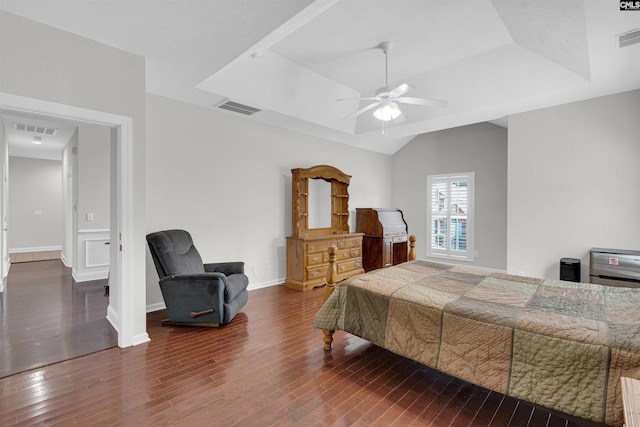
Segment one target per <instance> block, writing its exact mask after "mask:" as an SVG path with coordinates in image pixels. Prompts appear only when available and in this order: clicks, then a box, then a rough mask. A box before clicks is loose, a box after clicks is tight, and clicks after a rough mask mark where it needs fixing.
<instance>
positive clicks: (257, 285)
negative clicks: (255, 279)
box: [247, 277, 285, 291]
mask: <svg viewBox="0 0 640 427" xmlns="http://www.w3.org/2000/svg"><path fill="white" fill-rule="evenodd" d="M284 281H285V278H284V277H283V278H281V279H274V280H268V281H266V282H261V283H253V284H250V285H249V287H248V288H247V290H249V291H255V290H256V289H262V288H268V287H269V286H276V285H282V284H283V283H284Z"/></svg>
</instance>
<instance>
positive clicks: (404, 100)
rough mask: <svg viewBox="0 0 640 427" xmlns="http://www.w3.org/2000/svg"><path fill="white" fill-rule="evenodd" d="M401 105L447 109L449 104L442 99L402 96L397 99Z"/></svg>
mask: <svg viewBox="0 0 640 427" xmlns="http://www.w3.org/2000/svg"><path fill="white" fill-rule="evenodd" d="M397 101H398V102H399V103H401V104H414V105H423V106H425V107H446V106H447V104H448V102H447V101H443V100H441V99H427V98H412V97H410V96H401V97H400V98H398V99H397Z"/></svg>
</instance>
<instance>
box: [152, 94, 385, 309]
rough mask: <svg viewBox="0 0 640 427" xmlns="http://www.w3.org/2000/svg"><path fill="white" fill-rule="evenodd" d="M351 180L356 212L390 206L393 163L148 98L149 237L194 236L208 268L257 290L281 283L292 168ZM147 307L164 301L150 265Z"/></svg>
mask: <svg viewBox="0 0 640 427" xmlns="http://www.w3.org/2000/svg"><path fill="white" fill-rule="evenodd" d="M318 164H328V165H331V166H335V167H337V168H338V169H341V170H342V171H343V172H345V173H347V174H349V175H352V178H351V185H350V187H349V193H350V195H351V198H350V200H349V207H350V211H351V217H350V225H351V229H352V231H354V230H355V208H356V207H371V206H388V205H389V203H390V201H391V157H390V156H387V155H383V154H379V153H374V152H371V151H365V150H361V149H358V148H354V147H350V146H347V145H344V144H338V143H333V142H329V141H326V140H321V139H318V138H313V137H310V136H305V135H302V134H298V133H295V132H291V131H286V130H282V129H278V128H276V127H272V126H268V125H264V124H261V123H257V122H254V121H251V120H248V119H246V118H244V117H242V116H236V115H232V114H226V113H223V112H219V111H215V110H213V109H206V108H201V107H195V106H192V105H188V104H184V103H180V102H177V101H173V100H169V99H167V98H162V97H159V96H155V95H147V232H153V231H158V230H163V229H169V228H182V229H186V230H188V231H189V232H190V233H191V234H192V236H193V238H194V241H195V244H196V246H197V248H198V250H199V251H200V253H201V255H202V257H203V259H204V260H205V262H216V261H230V260H240V261H244V262H245V271H246V273H247V275H248V276H249V280H250V286H251V287H256V286H260V285H264V284H273V283H282V282H283V279H284V277H285V262H286V260H285V237H286V236H289V235H291V169H293V168H298V167H302V168H306V167H310V166H314V165H318ZM147 292H148V293H147V301H148V303H149V304H154V303H160V302H161V301H162V297H161V294H160V289H159V287H158V278H157V274H156V272H155V268H154V266H153V262H152V260H151V257H150V256H149V255H148V256H147Z"/></svg>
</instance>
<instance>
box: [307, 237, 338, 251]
mask: <svg viewBox="0 0 640 427" xmlns="http://www.w3.org/2000/svg"><path fill="white" fill-rule="evenodd" d="M332 244H333V245H335V244H336V241H335V240H320V241H316V242H308V243H305V245H306V249H307V253H308V254H311V253H318V252H320V253H322V252H325V253H326V252H327V251H328V250H329V246H331V245H332Z"/></svg>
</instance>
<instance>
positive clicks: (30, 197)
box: [8, 156, 63, 252]
mask: <svg viewBox="0 0 640 427" xmlns="http://www.w3.org/2000/svg"><path fill="white" fill-rule="evenodd" d="M36 211H37V212H39V213H37V212H36ZM9 224H10V228H9V236H8V240H9V252H24V251H34V250H47V249H54V248H60V247H61V246H62V241H63V233H62V162H61V161H60V160H43V159H31V158H26V157H16V156H10V157H9Z"/></svg>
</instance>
